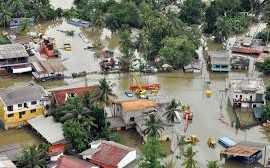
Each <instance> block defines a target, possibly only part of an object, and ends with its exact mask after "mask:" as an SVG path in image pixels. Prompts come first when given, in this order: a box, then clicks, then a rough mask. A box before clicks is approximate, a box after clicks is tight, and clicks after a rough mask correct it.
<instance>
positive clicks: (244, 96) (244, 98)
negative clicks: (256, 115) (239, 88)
mask: <svg viewBox="0 0 270 168" xmlns="http://www.w3.org/2000/svg"><path fill="white" fill-rule="evenodd" d="M236 95H237V97H236ZM240 95H242V101H250V100H251V101H252V102H254V103H251V105H253V104H256V107H260V106H262V105H263V104H264V103H261V102H259V103H258V102H256V93H253V92H250V93H237V92H232V94H231V101H232V104H233V101H236V100H239V99H240ZM250 96H252V99H250ZM263 101H265V96H264V95H263ZM240 102H241V101H240ZM249 106H250V103H249V102H241V107H249Z"/></svg>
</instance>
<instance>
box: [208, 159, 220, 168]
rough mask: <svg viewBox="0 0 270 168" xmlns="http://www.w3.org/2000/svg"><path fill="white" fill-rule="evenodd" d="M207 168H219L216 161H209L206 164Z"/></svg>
mask: <svg viewBox="0 0 270 168" xmlns="http://www.w3.org/2000/svg"><path fill="white" fill-rule="evenodd" d="M206 167H207V168H219V164H218V161H217V160H210V161H208V162H207V165H206Z"/></svg>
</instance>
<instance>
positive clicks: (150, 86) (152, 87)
mask: <svg viewBox="0 0 270 168" xmlns="http://www.w3.org/2000/svg"><path fill="white" fill-rule="evenodd" d="M141 88H142V89H145V90H159V89H160V85H159V84H157V83H155V84H147V85H142V86H141ZM137 89H139V86H130V87H129V90H137Z"/></svg>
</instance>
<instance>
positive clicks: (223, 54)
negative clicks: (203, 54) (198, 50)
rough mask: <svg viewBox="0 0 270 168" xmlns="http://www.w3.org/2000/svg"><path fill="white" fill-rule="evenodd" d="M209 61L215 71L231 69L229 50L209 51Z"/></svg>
mask: <svg viewBox="0 0 270 168" xmlns="http://www.w3.org/2000/svg"><path fill="white" fill-rule="evenodd" d="M208 61H209V62H208V63H209V64H210V66H211V70H212V71H213V72H229V71H230V69H231V68H230V54H229V52H228V51H225V50H221V51H209V52H208Z"/></svg>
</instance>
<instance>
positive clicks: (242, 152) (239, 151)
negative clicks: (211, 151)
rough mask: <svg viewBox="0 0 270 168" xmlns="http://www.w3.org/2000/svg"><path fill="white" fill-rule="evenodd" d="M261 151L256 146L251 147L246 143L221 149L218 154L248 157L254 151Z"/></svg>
mask: <svg viewBox="0 0 270 168" xmlns="http://www.w3.org/2000/svg"><path fill="white" fill-rule="evenodd" d="M259 151H261V149H260V148H258V147H252V146H248V145H240V144H238V145H234V146H232V147H230V148H228V149H225V150H222V151H221V152H220V154H222V155H229V156H233V157H236V156H242V157H250V156H252V155H254V154H255V153H257V152H259Z"/></svg>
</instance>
